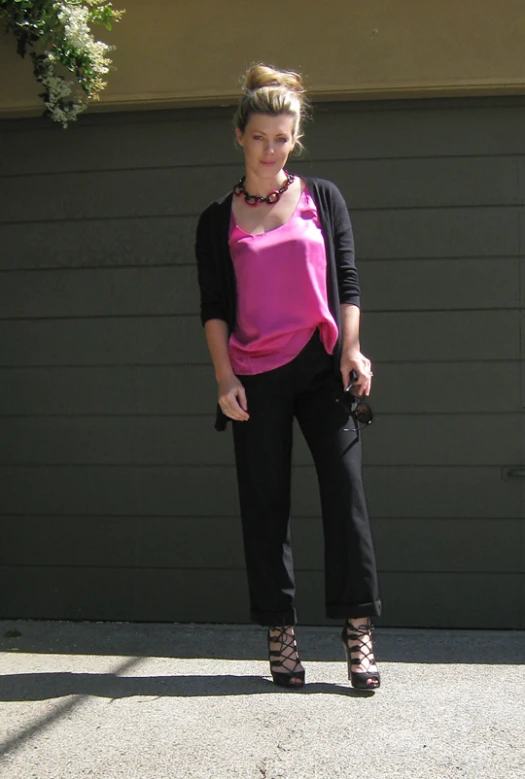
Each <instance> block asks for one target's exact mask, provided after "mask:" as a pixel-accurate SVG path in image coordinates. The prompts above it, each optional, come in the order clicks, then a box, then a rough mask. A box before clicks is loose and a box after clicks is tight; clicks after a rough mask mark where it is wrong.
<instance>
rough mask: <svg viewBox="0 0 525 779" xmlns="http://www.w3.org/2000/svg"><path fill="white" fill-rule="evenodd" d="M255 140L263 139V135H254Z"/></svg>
mask: <svg viewBox="0 0 525 779" xmlns="http://www.w3.org/2000/svg"><path fill="white" fill-rule="evenodd" d="M253 140H254V141H262V135H254V136H253Z"/></svg>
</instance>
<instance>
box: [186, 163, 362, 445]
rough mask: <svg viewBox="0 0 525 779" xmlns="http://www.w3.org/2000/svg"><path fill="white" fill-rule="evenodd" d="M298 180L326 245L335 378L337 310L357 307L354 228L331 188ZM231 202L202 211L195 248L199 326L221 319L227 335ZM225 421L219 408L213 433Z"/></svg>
mask: <svg viewBox="0 0 525 779" xmlns="http://www.w3.org/2000/svg"><path fill="white" fill-rule="evenodd" d="M302 178H303V180H304V181H305V182H306V185H307V187H308V190H309V192H310V194H311V195H312V197H313V199H314V201H315V204H316V206H317V211H318V214H319V219H320V222H321V228H322V231H323V236H324V241H325V247H326V259H327V263H326V274H327V278H326V289H327V295H328V306H329V308H330V311H331V313H332V316H333V317H334V319H335V321H336V324H337V329H338V331H339V337H338V339H337V344H336V346H335V349H334V354H333V356H334V370H335V371H336V372H337V373H339V361H340V356H341V342H342V333H341V311H340V304H341V303H352V304H353V305H355V306H359V305H360V298H359V292H360V290H359V279H358V275H357V269H356V267H355V260H354V238H353V234H352V225H351V222H350V216H349V214H348V210H347V208H346V203H345V201H344V199H343V196H342V195H341V193H340V191H339V190H338V188H337V187H336V186H335V184H332V182H330V181H326V180H324V179H318V178H311V177H308V176H302ZM232 198H233V195H232V193H231V192H230V193H229V194H228V195H226V196H225V197H223V198H221V199H220V200H217V201H215V202H214V203H212V204H211V205H209V206H208V207H207V208H206V209H205V210H204V211H203V213H202V214H201V216H200V218H199V222H198V225H197V237H196V243H195V254H196V257H197V271H198V280H199V287H200V296H201V306H200V316H201V322H202V324H203V325H204V323H205V322H207V321H208V320H209V319H223V320H224V321H225V322H226V323H227V325H228V332H229V333H232V332H233V330H234V329H235V317H236V310H237V292H236V285H235V271H234V268H233V262H232V259H231V255H230V248H229V244H228V240H229V228H230V217H231V205H232ZM228 419H229V418H228V417H227V416H226V415H225V414H223V412H222V410H221V407H220V406H219V404H217V416H216V420H215V428H216V429H217V430H224V429H225V428H226V425H227V422H228Z"/></svg>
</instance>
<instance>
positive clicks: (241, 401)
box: [237, 387, 248, 411]
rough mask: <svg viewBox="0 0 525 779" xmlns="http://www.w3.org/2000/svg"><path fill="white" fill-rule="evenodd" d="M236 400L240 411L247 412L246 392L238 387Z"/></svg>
mask: <svg viewBox="0 0 525 779" xmlns="http://www.w3.org/2000/svg"><path fill="white" fill-rule="evenodd" d="M237 399H238V401H239V405H240V407H241V408H242V410H243V411H248V400H247V398H246V390H245V389H244V387H239V389H238V390H237Z"/></svg>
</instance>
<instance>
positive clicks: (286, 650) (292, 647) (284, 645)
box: [268, 625, 301, 675]
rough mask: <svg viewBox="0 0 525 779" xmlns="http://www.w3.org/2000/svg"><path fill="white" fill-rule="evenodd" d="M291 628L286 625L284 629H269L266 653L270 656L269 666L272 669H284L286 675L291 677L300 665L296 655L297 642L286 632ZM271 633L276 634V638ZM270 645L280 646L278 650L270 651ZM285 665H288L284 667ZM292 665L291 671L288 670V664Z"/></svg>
mask: <svg viewBox="0 0 525 779" xmlns="http://www.w3.org/2000/svg"><path fill="white" fill-rule="evenodd" d="M290 627H292V626H291V625H286V626H284V627H280V626H279V627H271V628H269V629H268V652H269V654H270V665H271V666H272V667H276V668H277V667H285V668H286V671H287V673H290V674H292V675H293V673H294V672H295V670H296V669H297V667H298V666H299V665H300V664H301V660H300V658H299V655H298V654H297V641H296V639H295V636H294V635H290V634H289V633H288V632H287V631H288V629H289V628H290ZM272 632H274V633H275V632H277V633H278V635H277V636H272V635H271V633H272ZM270 643H272V644H280V645H281V648H280V649H270ZM277 657H282V658H283V659H282V660H274V659H273V658H277ZM285 663H288V665H286V666H285ZM290 663H293V664H294V666H293V669H290V667H289V664H290Z"/></svg>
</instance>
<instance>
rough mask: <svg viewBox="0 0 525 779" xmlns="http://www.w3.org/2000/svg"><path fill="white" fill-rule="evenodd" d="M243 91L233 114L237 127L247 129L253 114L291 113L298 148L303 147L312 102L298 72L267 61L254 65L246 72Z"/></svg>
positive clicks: (276, 114) (277, 114) (242, 131)
mask: <svg viewBox="0 0 525 779" xmlns="http://www.w3.org/2000/svg"><path fill="white" fill-rule="evenodd" d="M242 91H243V94H242V97H241V99H240V101H239V105H238V106H237V111H236V113H235V117H234V124H235V127H236V128H238V130H239V131H240V132H241V133H244V131H245V129H246V125H247V124H248V121H249V119H250V116H251V115H252V114H270V115H272V116H279V115H280V114H289V115H290V116H293V117H294V119H295V121H294V129H293V136H294V141H295V144H296V148H297V149H298V150H299V151H301V150H302V148H303V145H302V143H301V138H302V137H303V132H302V127H303V120H304V119H305V118H306V116H307V114H308V109H309V104H308V100H307V98H306V89H305V87H304V85H303V79H302V77H301V76H300V75H299V73H295V72H294V71H293V70H276V69H275V68H272V67H270V66H268V65H262V64H258V65H252V66H251V68H249V69H248V71H247V72H246V74H245V75H244V79H243V86H242Z"/></svg>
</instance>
